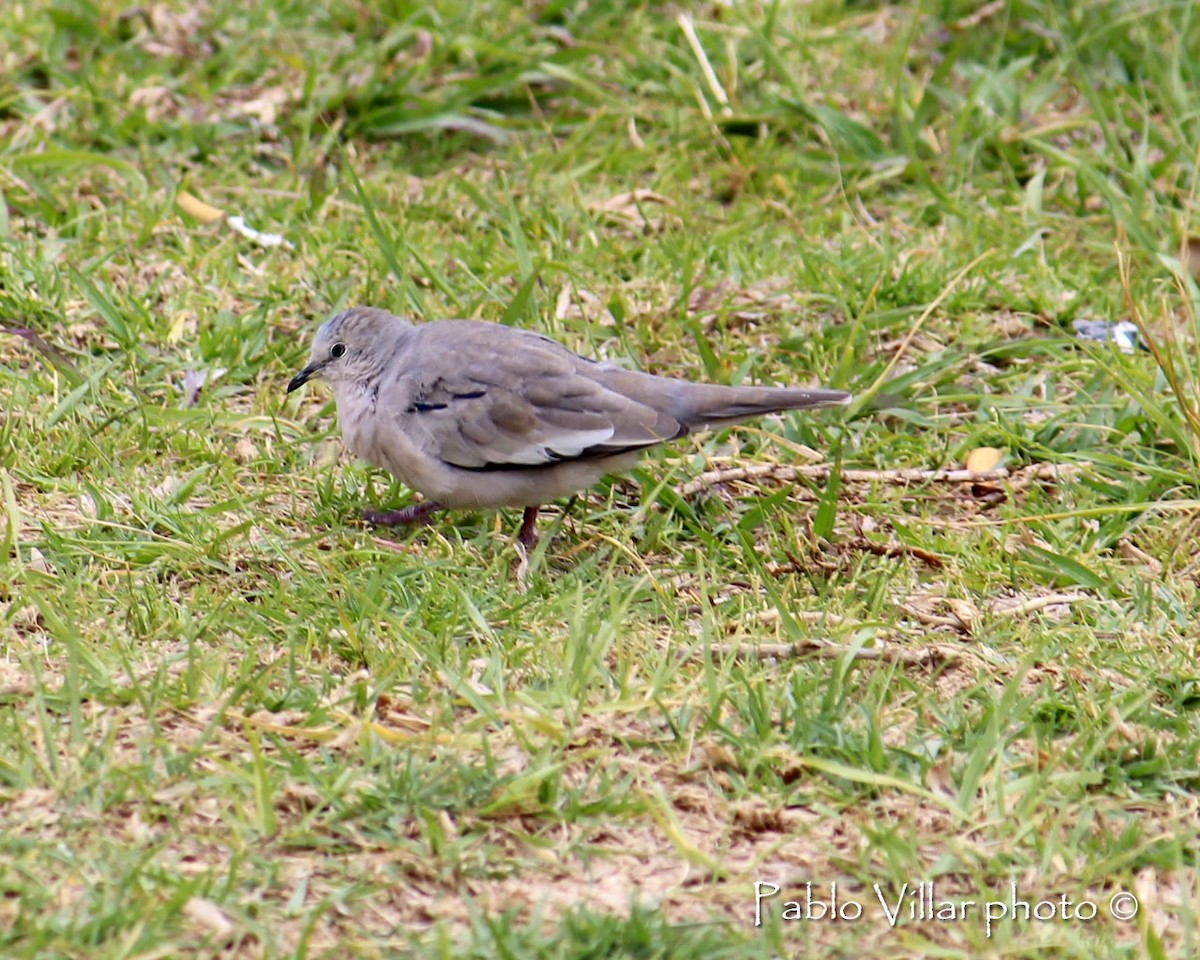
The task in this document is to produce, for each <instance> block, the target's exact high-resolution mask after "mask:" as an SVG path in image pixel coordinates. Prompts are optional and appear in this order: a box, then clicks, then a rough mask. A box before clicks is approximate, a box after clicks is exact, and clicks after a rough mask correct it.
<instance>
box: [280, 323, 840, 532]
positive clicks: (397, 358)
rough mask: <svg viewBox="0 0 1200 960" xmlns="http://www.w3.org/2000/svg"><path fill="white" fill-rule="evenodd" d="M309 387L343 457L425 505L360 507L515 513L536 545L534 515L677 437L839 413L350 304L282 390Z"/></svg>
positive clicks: (831, 401)
mask: <svg viewBox="0 0 1200 960" xmlns="http://www.w3.org/2000/svg"><path fill="white" fill-rule="evenodd" d="M314 378H320V379H322V380H324V381H325V382H326V383H328V384H329V386H330V387H331V388H332V389H333V396H334V399H335V400H336V401H337V413H338V424H339V425H340V426H341V429H342V436H343V438H344V439H345V442H346V446H347V447H349V448H350V450H351V452H353V453H354V454H355V455H357V456H359V457H362V458H363V459H364V460H366V461H367V462H368V463H371V464H373V465H375V466H377V467H381V468H382V469H384V470H387V471H388V472H389V473H391V474H393V475H394V476H396V477H398V478H399V479H400V480H401V481H403V482H404V483H405V484H406V485H407V486H409V487H411V488H412V489H414V490H416V491H417V492H419V493H421V494H422V495H423V496H424V497H425V500H424V501H423V502H421V503H418V504H416V505H414V506H409V507H406V508H404V509H402V510H390V511H378V510H368V511H366V512H365V513H364V519H366V520H367V521H368V522H370V523H376V524H402V523H413V522H415V521H418V520H421V519H422V518H424V517H426V516H428V515H429V514H430V513H432V512H433V511H435V510H440V509H444V508H455V507H485V508H495V507H524V508H525V515H524V518H523V520H522V523H521V530H520V533H519V534H518V539H519V540H520V542H521V543H522V544H524V545H526V546H529V545H531V544H532V543H533V542H534V541H535V540H536V539H537V531H536V524H537V515H538V507H539V506H540V505H541V504H543V503H545V502H546V501H547V500H553V499H555V498H558V497H565V496H569V495H571V494H574V493H577V492H578V491H580V490H583V489H586V488H587V487H590V486H592V484H594V483H596V481H598V480H599V479H600V478H601V477H603V476H605V475H606V474H610V473H614V472H617V471H620V470H623V469H626V468H628V467H630V466H632V465H633V463H634V462H635V461H636V460H637V458H638V455H639V454H640V453H641V452H642V451H643V450H647V449H649V448H650V447H653V446H657V445H658V444H660V443H664V442H666V441H668V440H677V439H679V438H680V437H683V436H686V435H687V434H689V433H694V432H697V431H701V430H713V429H718V428H720V427H727V426H729V425H731V424H735V423H740V422H742V421H743V420H749V419H751V418H752V417H758V416H761V415H763V414H767V413H775V412H778V411H781V410H804V409H810V408H813V407H826V406H833V405H840V404H846V403H849V402H850V400H851V399H852V397H851V395H850V394H848V393H846V392H844V391H842V390H821V389H816V390H803V389H791V388H786V387H725V386H718V385H715V384H706V383H691V382H689V381H686V380H678V379H673V378H670V377H659V376H654V375H652V374H648V373H638V372H636V371H633V370H627V369H624V368H622V367H619V366H616V365H615V364H612V363H601V362H597V361H595V360H589V359H587V358H586V357H581V356H579V355H577V354H575V353H572V352H571V351H570V350H568V349H567V348H566V347H564V346H562V345H561V344H559V343H557V342H555V341H554V340H551V339H550V338H549V337H544V336H542V335H541V334H540V333H535V332H534V331H532V330H522V329H519V328H516V327H507V326H503V325H501V324H497V323H488V322H485V321H480V320H437V321H433V322H430V323H424V324H421V325H419V326H416V325H413V324H411V323H409V322H408V321H407V320H404V319H402V318H400V317H397V316H394V315H393V314H391V313H388V312H387V311H386V310H380V309H376V308H374V307H354V308H353V309H350V310H346V311H344V312H343V313H339V314H337V316H334V317H332V318H330V319H329V320H327V321H326V322H325V323H324V324H322V325H321V328H320V330H318V331H317V336H316V339H315V340H314V341H313V346H312V354H311V356H310V358H309V362H308V365H307V366H306V367H305V368H304V369H303V370H301V371H300V372H299V373H298V374H296V376H295V377H293V378H292V380H291V382H290V383H289V384H288V387H287V390H288V393H291V392H292V391H293V390H295V389H296V388H298V387H300V386H303V385H304V384H305V383H307V382H308V381H309V380H312V379H314Z"/></svg>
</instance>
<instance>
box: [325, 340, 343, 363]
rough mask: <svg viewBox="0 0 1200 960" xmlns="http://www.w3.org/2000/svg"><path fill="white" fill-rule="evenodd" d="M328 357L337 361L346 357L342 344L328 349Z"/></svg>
mask: <svg viewBox="0 0 1200 960" xmlns="http://www.w3.org/2000/svg"><path fill="white" fill-rule="evenodd" d="M329 355H330V356H331V357H333V359H334V360H337V359H339V358H341V357H344V356H345V355H346V345H345V344H344V343H335V344H334V345H333V346H332V347H330V348H329Z"/></svg>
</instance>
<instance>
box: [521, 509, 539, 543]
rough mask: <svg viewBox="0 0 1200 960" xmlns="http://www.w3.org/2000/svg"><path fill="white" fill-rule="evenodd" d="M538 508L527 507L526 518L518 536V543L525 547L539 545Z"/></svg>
mask: <svg viewBox="0 0 1200 960" xmlns="http://www.w3.org/2000/svg"><path fill="white" fill-rule="evenodd" d="M538 509H539V508H538V507H526V508H525V516H523V517H522V518H521V532H520V533H518V534H517V540H518V542H519V543H520V544H521V545H522V546H525V547H532V546H533V545H534V544H535V543H537V538H538V535H537V518H538Z"/></svg>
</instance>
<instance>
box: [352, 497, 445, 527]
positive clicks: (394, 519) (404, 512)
mask: <svg viewBox="0 0 1200 960" xmlns="http://www.w3.org/2000/svg"><path fill="white" fill-rule="evenodd" d="M441 509H442V505H441V504H440V503H435V502H434V501H432V500H424V501H422V502H421V503H414V504H413V505H412V506H411V507H404V508H403V509H401V510H375V509H372V508H367V509H366V510H364V511H363V519H364V520H366V521H367V523H373V524H375V525H376V526H380V527H398V526H403V525H404V524H406V523H420V522H421V521H422V520H424V519H425V518H426V517H428V516H429V515H430V514H431V513H433V512H434V511H436V510H441Z"/></svg>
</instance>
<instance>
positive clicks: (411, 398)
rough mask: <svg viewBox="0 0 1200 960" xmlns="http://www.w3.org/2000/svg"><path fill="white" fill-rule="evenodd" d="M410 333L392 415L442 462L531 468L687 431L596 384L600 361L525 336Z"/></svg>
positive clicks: (494, 330) (463, 325)
mask: <svg viewBox="0 0 1200 960" xmlns="http://www.w3.org/2000/svg"><path fill="white" fill-rule="evenodd" d="M417 331H418V335H417V336H416V337H415V338H414V341H413V342H412V343H411V344H410V345H409V348H408V349H407V350H406V351H405V354H406V355H405V356H404V358H403V381H404V389H403V390H402V393H401V395H402V396H403V398H404V406H403V409H402V410H401V411H400V412H399V416H400V417H401V418H403V424H402V426H403V429H404V430H405V432H406V433H407V434H408V435H409V436H410V437H412V438H413V439H414V440H415V441H416V442H417V443H418V444H419V445H420V446H421V447H422V448H423V449H424V450H425V451H426V452H427V453H429V454H431V455H433V456H435V457H437V458H438V459H439V460H441V461H442V462H444V463H447V464H450V465H452V466H455V467H460V468H463V469H467V470H481V471H485V470H500V469H503V470H511V469H516V468H534V467H539V466H547V465H551V464H557V463H562V462H564V461H568V460H579V459H586V458H597V457H607V456H613V455H616V454H621V453H628V452H633V451H637V450H640V449H643V448H646V447H650V446H653V445H655V444H658V443H662V442H663V441H665V440H671V439H674V438H676V437H679V436H682V435H683V434H685V433H687V432H688V428H687V426H686V425H684V424H683V423H681V422H680V421H679V420H678V419H676V418H675V417H674V416H672V415H671V414H670V413H668V412H666V411H665V410H661V409H658V408H657V407H656V406H655V405H654V404H653V403H652V402H651V401H652V399H653V398H651V397H643V398H638V397H635V396H630V395H629V394H628V393H625V392H622V391H621V390H619V389H613V388H612V387H610V386H606V385H605V383H604V382H603V381H604V380H605V379H609V376H606V374H608V375H611V374H612V373H613V372H614V371H613V369H612V368H610V367H608V365H606V364H598V363H595V362H593V361H591V360H586V359H584V358H582V357H579V356H576V355H575V354H574V353H572V352H571V351H569V350H567V349H566V348H565V347H563V346H561V345H560V344H557V343H555V342H554V341H553V340H550V339H548V338H546V337H543V336H541V335H540V334H537V333H534V332H532V331H528V330H520V329H517V328H513V327H504V326H500V325H497V324H490V323H478V322H473V321H450V320H447V321H441V322H437V323H431V324H426V325H424V326H422V327H418V328H417ZM647 379H653V378H647Z"/></svg>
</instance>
